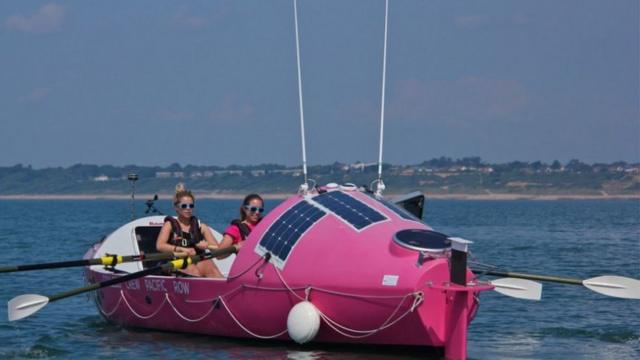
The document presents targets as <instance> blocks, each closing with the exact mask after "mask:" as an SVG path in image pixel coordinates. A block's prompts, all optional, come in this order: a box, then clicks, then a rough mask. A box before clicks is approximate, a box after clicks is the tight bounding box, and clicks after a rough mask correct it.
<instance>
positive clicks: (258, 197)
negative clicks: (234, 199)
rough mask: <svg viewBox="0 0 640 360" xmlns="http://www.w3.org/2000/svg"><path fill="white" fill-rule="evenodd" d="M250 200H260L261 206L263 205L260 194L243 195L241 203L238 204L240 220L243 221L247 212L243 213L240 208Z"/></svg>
mask: <svg viewBox="0 0 640 360" xmlns="http://www.w3.org/2000/svg"><path fill="white" fill-rule="evenodd" d="M251 200H260V202H261V203H262V206H264V200H262V197H260V195H258V194H249V195H247V196H245V198H244V200H243V201H242V205H240V221H244V219H246V218H247V214H245V213H244V211H243V210H242V208H243V207H244V206H245V205H249V203H250V202H251Z"/></svg>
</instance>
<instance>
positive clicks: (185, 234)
mask: <svg viewBox="0 0 640 360" xmlns="http://www.w3.org/2000/svg"><path fill="white" fill-rule="evenodd" d="M173 206H174V208H175V210H176V213H177V215H178V216H177V218H174V217H173V216H167V217H166V218H165V219H164V225H162V229H161V230H160V234H158V239H157V240H156V249H157V250H158V251H159V252H177V253H180V252H182V253H186V254H188V255H189V256H193V255H202V254H204V253H205V250H206V249H208V248H209V249H215V248H218V242H217V241H216V240H215V238H214V237H213V234H212V233H211V230H210V229H209V226H207V225H206V224H205V223H203V222H200V221H199V220H198V218H196V217H195V216H194V215H193V209H194V207H195V197H194V196H193V194H192V193H191V191H189V190H186V189H185V188H184V185H183V184H181V183H179V184H178V185H176V194H175V196H174V197H173ZM181 271H182V272H184V273H187V274H189V275H193V276H204V277H222V274H221V273H220V270H218V267H217V266H216V265H215V264H214V263H213V260H203V261H200V262H198V263H197V264H191V265H189V266H188V267H187V268H186V269H184V270H181Z"/></svg>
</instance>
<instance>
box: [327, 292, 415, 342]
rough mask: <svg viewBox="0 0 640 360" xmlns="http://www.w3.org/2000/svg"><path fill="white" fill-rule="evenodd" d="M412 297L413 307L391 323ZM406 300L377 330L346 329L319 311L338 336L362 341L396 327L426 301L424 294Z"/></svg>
mask: <svg viewBox="0 0 640 360" xmlns="http://www.w3.org/2000/svg"><path fill="white" fill-rule="evenodd" d="M410 295H413V296H414V300H413V304H412V305H411V307H410V308H409V309H407V311H405V313H404V314H402V315H400V316H399V317H397V318H396V319H395V320H393V321H391V319H392V318H393V317H394V316H395V315H396V314H397V312H398V311H399V310H400V307H401V306H402V304H403V303H404V298H406V297H407V296H410ZM404 298H403V299H402V301H401V302H400V303H399V304H398V306H396V308H395V310H394V311H393V312H392V313H391V315H389V317H388V318H387V319H386V320H385V321H384V322H383V323H382V324H381V325H380V326H379V327H377V328H375V329H371V330H356V329H351V328H348V327H346V326H344V325H341V324H339V323H338V322H337V321H335V320H332V319H331V318H329V317H328V316H327V315H325V314H324V313H322V312H321V311H320V310H318V312H319V313H320V317H321V318H322V319H324V320H325V321H326V323H327V325H329V327H330V328H332V329H333V330H334V331H335V332H337V333H338V334H340V335H342V336H345V337H348V338H352V339H362V338H365V337H368V336H371V335H373V334H375V333H377V332H379V331H382V330H384V329H386V328H389V327H391V326H393V325H395V324H396V323H398V322H399V321H400V320H402V319H404V318H405V317H406V316H407V315H409V313H411V312H413V311H414V310H415V309H416V307H418V305H420V304H421V303H422V301H423V299H424V297H423V295H422V293H411V294H407V295H405V296H404ZM341 329H342V330H341ZM343 330H344V331H343ZM345 331H349V332H352V333H356V334H361V335H352V334H348V333H346V332H345Z"/></svg>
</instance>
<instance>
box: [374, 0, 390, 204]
mask: <svg viewBox="0 0 640 360" xmlns="http://www.w3.org/2000/svg"><path fill="white" fill-rule="evenodd" d="M388 17H389V0H385V8H384V50H383V55H382V105H381V106H380V153H379V156H378V184H377V187H376V195H379V196H381V195H382V191H384V189H385V186H384V183H383V182H382V145H383V139H384V94H385V86H386V80H387V24H388V22H387V19H388Z"/></svg>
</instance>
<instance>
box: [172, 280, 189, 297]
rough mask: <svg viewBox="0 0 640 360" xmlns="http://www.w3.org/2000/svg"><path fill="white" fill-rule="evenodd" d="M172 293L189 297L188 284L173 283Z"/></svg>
mask: <svg viewBox="0 0 640 360" xmlns="http://www.w3.org/2000/svg"><path fill="white" fill-rule="evenodd" d="M173 292H175V293H176V294H183V295H189V283H187V282H184V281H174V282H173Z"/></svg>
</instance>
